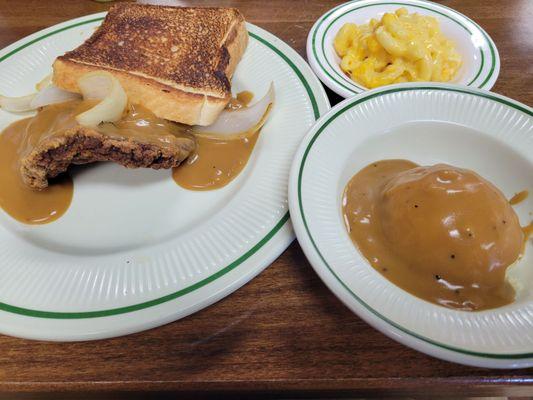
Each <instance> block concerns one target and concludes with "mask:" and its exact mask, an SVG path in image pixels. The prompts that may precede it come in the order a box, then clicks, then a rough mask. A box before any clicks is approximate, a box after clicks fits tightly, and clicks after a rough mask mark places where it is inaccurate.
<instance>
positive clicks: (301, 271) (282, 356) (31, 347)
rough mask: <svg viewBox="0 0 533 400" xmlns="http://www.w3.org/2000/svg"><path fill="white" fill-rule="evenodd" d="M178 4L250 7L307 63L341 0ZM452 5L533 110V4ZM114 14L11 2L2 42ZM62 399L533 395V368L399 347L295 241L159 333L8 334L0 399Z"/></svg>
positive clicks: (499, 86)
mask: <svg viewBox="0 0 533 400" xmlns="http://www.w3.org/2000/svg"><path fill="white" fill-rule="evenodd" d="M169 3H170V1H169ZM175 3H176V4H180V5H184V4H194V5H199V6H207V5H221V6H233V7H238V8H239V9H240V10H241V11H242V12H243V13H244V15H245V17H246V18H247V20H248V21H250V22H253V23H254V24H257V25H259V26H261V27H263V28H265V29H267V30H269V31H270V32H272V33H273V34H275V35H277V36H279V37H280V38H281V39H283V40H284V41H286V42H287V43H288V44H289V45H291V46H292V47H293V48H295V49H296V50H297V51H298V52H299V53H300V54H301V55H303V56H304V57H305V41H306V36H307V32H308V30H309V29H310V27H311V25H312V24H313V22H314V21H315V20H316V19H317V18H318V17H319V16H320V15H321V14H323V13H324V12H325V11H327V10H328V9H330V8H331V7H333V6H335V5H336V4H337V3H338V2H336V1H323V0H322V1H319V0H308V1H288V0H262V1H258V0H251V1H246V0H235V1H230V0H227V1H223V0H220V1H197V2H194V1H175ZM441 3H443V4H445V5H447V6H449V7H453V8H455V9H457V10H459V11H460V12H462V13H464V14H466V15H467V16H469V17H471V18H473V19H475V20H476V21H477V22H478V23H479V24H480V25H481V26H482V27H483V28H485V29H486V30H487V32H488V33H489V34H490V35H491V37H492V38H493V39H494V41H495V42H496V45H497V46H498V49H499V51H500V57H501V72H500V77H499V79H498V82H497V83H496V85H495V87H494V88H493V90H494V91H495V92H498V93H501V94H504V95H506V96H510V97H513V98H515V99H516V100H518V101H521V102H524V103H526V104H531V103H533V0H508V1H502V0H448V1H441ZM108 6H109V3H96V2H93V1H89V0H79V1H74V0H54V1H45V0H31V1H30V0H28V1H24V0H18V1H13V0H0V47H3V46H7V45H8V44H10V43H12V42H14V41H15V40H18V39H20V38H22V37H24V36H26V35H28V34H30V33H32V32H35V31H38V30H40V29H42V28H45V27H47V26H50V25H53V24H56V23H58V22H61V21H64V20H67V19H70V18H75V17H79V16H82V15H86V14H90V13H94V12H98V11H103V10H106V9H107V8H108ZM330 95H331V96H330V98H331V100H332V103H333V104H334V103H336V102H338V101H339V97H338V96H336V95H333V94H331V93H330ZM36 329H37V327H36ZM52 391H60V392H62V393H63V394H62V395H61V396H62V397H69V398H81V397H83V398H85V397H95V398H104V397H105V398H115V395H116V394H117V393H122V394H123V395H125V396H127V397H128V398H132V392H135V393H139V392H151V393H152V392H153V393H156V392H157V393H160V394H161V393H163V394H167V395H168V394H169V393H170V392H179V393H181V394H182V395H183V396H184V395H187V394H188V395H191V394H192V393H194V394H195V396H194V397H195V398H196V397H197V396H199V395H202V396H212V397H216V398H219V397H220V396H221V395H222V394H240V395H253V396H254V397H258V396H261V397H269V396H283V397H285V398H286V397H305V396H315V397H318V396H335V397H344V396H352V397H357V396H358V397H362V396H380V397H381V396H392V395H402V396H423V397H426V398H434V397H436V396H437V395H440V396H444V395H449V396H459V395H461V396H474V395H476V396H503V395H507V396H533V369H527V370H516V371H513V370H488V369H481V368H470V367H465V366H461V365H456V364H452V363H448V362H444V361H440V360H437V359H434V358H431V357H428V356H426V355H424V354H421V353H418V352H416V351H413V350H411V349H409V348H407V347H404V346H402V345H400V344H398V343H396V342H394V341H393V340H391V339H389V338H387V337H386V336H384V335H382V334H381V333H379V332H377V331H375V330H374V329H372V328H371V327H370V326H368V325H367V324H366V323H364V322H363V321H361V320H360V319H359V318H357V317H356V316H355V315H353V314H352V313H351V312H350V311H348V309H347V308H346V307H344V306H343V305H342V304H341V303H340V301H338V300H337V299H336V298H335V297H334V296H333V294H331V293H330V292H329V290H328V289H327V288H326V287H325V286H324V285H323V284H322V282H321V281H320V280H319V279H318V277H317V275H316V274H315V273H314V271H313V269H312V268H311V267H310V265H309V264H308V262H307V261H306V259H305V257H304V255H303V253H302V251H301V249H300V247H299V246H298V244H297V243H296V242H294V243H293V244H292V245H291V246H290V247H289V249H288V250H287V251H285V252H284V253H283V255H282V256H281V257H280V258H279V259H277V260H276V261H275V262H274V263H273V264H272V265H271V266H270V267H269V268H268V269H267V270H265V271H264V272H263V273H262V274H261V275H259V276H258V277H257V278H256V279H254V280H253V281H252V282H250V283H249V284H247V285H246V286H244V287H243V288H241V289H240V290H238V291H237V292H235V293H234V294H232V295H231V296H229V297H227V298H226V299H224V300H222V301H220V302H218V303H217V304H215V305H213V306H211V307H209V308H207V309H205V310H203V311H201V312H199V313H197V314H194V315H192V316H190V317H188V318H185V319H183V320H181V321H178V322H174V323H171V324H169V325H166V326H163V327H160V328H157V329H153V330H150V331H147V332H143V333H138V334H135V335H130V336H127V337H122V338H117V339H111V340H102V341H97V342H86V343H63V344H58V343H44V342H33V341H27V340H21V339H15V338H11V337H5V336H0V397H2V396H1V395H2V394H3V396H4V397H6V398H14V396H15V397H19V396H23V397H26V396H30V395H31V394H47V393H48V394H50V392H52ZM14 392H17V394H15V393H14ZM21 392H22V393H25V395H21V394H20V393H21ZM125 392H127V393H125ZM74 393H75V394H76V395H75V397H74ZM71 396H72V397H71ZM136 396H138V394H136V395H134V397H136ZM183 396H180V397H181V398H184V397H183ZM53 398H58V395H57V394H54V395H53Z"/></svg>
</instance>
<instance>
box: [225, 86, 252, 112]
mask: <svg viewBox="0 0 533 400" xmlns="http://www.w3.org/2000/svg"><path fill="white" fill-rule="evenodd" d="M253 98H254V94H253V93H252V92H249V91H247V90H245V91H243V92H239V93H237V96H235V97H232V98H231V100H230V102H229V103H228V105H227V107H226V109H228V110H231V111H235V110H239V109H241V108H243V107H247V106H248V104H250V102H251V101H252V100H253Z"/></svg>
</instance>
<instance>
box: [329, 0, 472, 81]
mask: <svg viewBox="0 0 533 400" xmlns="http://www.w3.org/2000/svg"><path fill="white" fill-rule="evenodd" d="M334 47H335V51H336V52H337V54H338V55H339V57H341V59H342V61H341V63H340V67H341V69H342V70H343V71H344V72H345V73H346V74H348V75H349V76H350V77H351V79H353V80H354V81H356V82H359V83H361V84H362V85H364V86H366V87H367V88H375V87H378V86H383V85H388V84H392V83H400V82H413V81H435V82H448V81H450V80H451V79H452V78H453V77H454V76H455V74H456V73H457V71H458V70H459V67H460V66H461V62H462V60H461V56H460V54H459V53H458V52H457V51H456V50H455V45H454V43H453V42H452V41H451V40H449V39H447V38H446V37H445V36H444V35H443V34H442V32H441V30H440V27H439V22H438V21H437V19H436V18H434V17H431V16H422V15H419V14H417V13H413V14H409V13H408V12H407V10H406V9H405V8H400V9H398V10H396V11H395V12H394V13H386V14H385V15H383V17H382V18H381V21H377V20H376V19H374V18H372V19H371V20H370V22H369V23H368V24H364V25H356V24H353V23H347V24H344V26H343V27H342V28H341V29H340V30H339V32H338V33H337V35H336V37H335V40H334Z"/></svg>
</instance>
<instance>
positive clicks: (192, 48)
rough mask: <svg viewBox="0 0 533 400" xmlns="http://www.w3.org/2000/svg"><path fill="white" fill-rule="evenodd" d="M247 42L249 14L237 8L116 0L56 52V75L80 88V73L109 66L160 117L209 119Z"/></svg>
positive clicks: (136, 100)
mask: <svg viewBox="0 0 533 400" xmlns="http://www.w3.org/2000/svg"><path fill="white" fill-rule="evenodd" d="M247 43H248V33H247V31H246V26H245V21H244V18H243V16H242V14H241V13H240V12H239V11H238V10H236V9H233V8H188V7H167V6H153V5H144V4H132V3H118V4H115V5H113V6H112V7H111V8H110V10H109V13H108V14H107V16H106V18H105V20H104V22H103V23H102V25H101V26H100V27H99V28H98V29H97V30H96V31H95V32H94V34H93V35H92V36H91V37H90V38H89V39H88V40H87V41H86V42H85V43H83V44H82V45H81V46H79V47H78V48H76V49H75V50H73V51H69V52H67V53H66V54H65V55H63V56H60V57H58V58H57V59H56V61H55V62H54V65H53V69H54V74H53V82H54V84H55V85H57V86H58V87H60V88H62V89H65V90H69V91H74V92H79V88H78V86H77V80H78V78H80V77H81V76H82V75H84V74H85V73H87V72H91V71H95V70H105V71H108V72H110V73H112V74H113V75H114V76H115V77H116V78H117V79H118V80H119V81H120V83H121V84H122V86H123V88H124V90H125V91H126V94H127V95H128V99H129V101H130V102H131V103H133V104H139V105H141V106H144V107H146V108H147V109H149V110H150V111H152V112H153V113H154V114H155V115H156V116H158V117H160V118H164V119H168V120H171V121H176V122H181V123H184V124H188V125H209V124H211V123H213V122H214V121H215V120H216V118H217V117H218V115H219V113H220V112H221V111H222V110H223V109H224V107H225V106H226V105H227V103H228V102H229V100H230V98H231V84H230V79H231V77H232V75H233V72H234V71H235V68H236V66H237V64H238V62H239V61H240V59H241V57H242V55H243V53H244V50H245V49H246V46H247Z"/></svg>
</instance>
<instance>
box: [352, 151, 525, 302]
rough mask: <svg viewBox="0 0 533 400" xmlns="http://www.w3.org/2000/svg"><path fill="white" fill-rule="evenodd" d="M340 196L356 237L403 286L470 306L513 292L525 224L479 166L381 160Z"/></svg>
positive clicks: (438, 299)
mask: <svg viewBox="0 0 533 400" xmlns="http://www.w3.org/2000/svg"><path fill="white" fill-rule="evenodd" d="M342 204H343V214H344V218H345V222H346V226H347V229H348V232H349V234H350V237H351V239H352V241H353V242H354V244H355V245H356V246H357V247H358V248H359V250H360V251H361V253H362V254H363V255H364V256H365V257H366V258H367V260H368V261H369V262H370V264H371V265H372V266H373V267H374V268H375V269H376V270H377V271H379V272H380V273H381V274H382V275H384V276H385V277H386V278H387V279H389V280H390V281H391V282H393V283H394V284H396V285H397V286H399V287H401V288H402V289H404V290H406V291H408V292H410V293H412V294H414V295H415V296H418V297H420V298H422V299H425V300H427V301H430V302H433V303H436V304H440V305H442V306H445V307H449V308H454V309H460V310H468V311H474V310H484V309H490V308H495V307H500V306H503V305H505V304H508V303H511V302H512V301H513V300H514V297H515V292H514V289H513V287H512V286H511V285H510V284H509V283H508V282H507V280H506V279H505V273H506V270H507V267H509V266H510V265H511V264H513V263H514V262H515V261H516V260H517V259H518V257H519V256H520V254H521V251H522V249H523V246H524V241H525V234H526V231H525V230H524V231H523V230H522V228H521V227H520V225H519V221H518V217H517V216H516V214H515V212H514V210H513V209H512V208H511V206H510V205H509V202H508V201H507V199H506V198H505V197H504V196H503V194H502V193H501V192H500V191H499V190H498V189H497V188H496V187H495V186H494V185H492V184H491V183H490V182H488V181H486V180H485V179H483V178H482V177H480V176H479V175H477V174H476V173H474V172H472V171H469V170H465V169H460V168H456V167H452V166H449V165H445V164H438V165H434V166H431V167H419V166H418V165H416V164H414V163H412V162H410V161H406V160H384V161H379V162H376V163H373V164H371V165H369V166H367V167H365V168H364V169H362V170H361V171H359V172H358V173H357V174H356V175H355V176H354V177H353V178H352V179H351V180H350V182H349V183H348V184H347V186H346V188H345V191H344V196H343V203H342Z"/></svg>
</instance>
